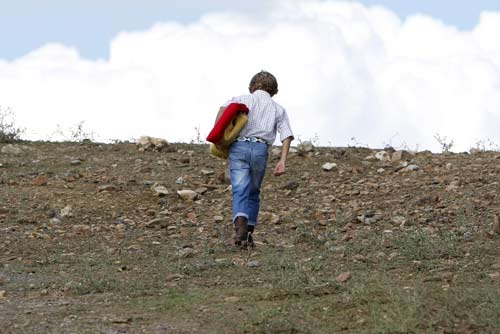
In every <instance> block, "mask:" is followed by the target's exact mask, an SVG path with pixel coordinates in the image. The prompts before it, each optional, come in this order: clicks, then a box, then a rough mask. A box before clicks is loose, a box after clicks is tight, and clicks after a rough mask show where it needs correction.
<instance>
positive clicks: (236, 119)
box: [207, 103, 248, 159]
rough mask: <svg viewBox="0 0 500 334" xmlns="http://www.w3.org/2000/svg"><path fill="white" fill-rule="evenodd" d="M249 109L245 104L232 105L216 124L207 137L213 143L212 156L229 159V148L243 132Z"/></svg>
mask: <svg viewBox="0 0 500 334" xmlns="http://www.w3.org/2000/svg"><path fill="white" fill-rule="evenodd" d="M247 114H248V108H247V106H246V105H244V104H240V103H231V104H230V105H229V106H227V108H226V109H225V110H224V112H223V113H222V115H221V117H220V118H219V119H218V120H217V122H216V123H215V126H214V128H213V129H212V131H211V132H210V134H209V135H208V137H207V141H209V142H211V143H212V144H211V145H210V154H212V155H214V156H216V157H218V158H222V159H227V158H228V156H229V146H231V144H232V143H233V142H234V141H235V140H236V138H237V137H238V135H239V133H240V132H241V130H242V129H243V128H244V127H245V125H246V124H247V122H248V115H247Z"/></svg>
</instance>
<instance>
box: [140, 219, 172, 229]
mask: <svg viewBox="0 0 500 334" xmlns="http://www.w3.org/2000/svg"><path fill="white" fill-rule="evenodd" d="M168 225H169V219H168V218H165V217H163V218H155V219H153V220H150V221H148V222H147V223H145V224H144V226H145V227H148V228H166V227H168Z"/></svg>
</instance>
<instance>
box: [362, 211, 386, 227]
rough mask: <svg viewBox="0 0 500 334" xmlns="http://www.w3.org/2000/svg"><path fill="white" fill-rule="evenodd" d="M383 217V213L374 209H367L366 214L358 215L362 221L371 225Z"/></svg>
mask: <svg viewBox="0 0 500 334" xmlns="http://www.w3.org/2000/svg"><path fill="white" fill-rule="evenodd" d="M381 218H382V214H381V213H380V212H374V211H366V212H365V213H364V214H362V215H359V216H358V217H357V219H358V221H359V222H360V223H363V224H366V225H371V224H374V223H376V222H378V221H379V220H380V219H381Z"/></svg>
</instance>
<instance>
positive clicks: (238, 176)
mask: <svg viewBox="0 0 500 334" xmlns="http://www.w3.org/2000/svg"><path fill="white" fill-rule="evenodd" d="M248 89H249V91H250V94H248V95H242V96H238V97H234V98H233V99H231V100H230V101H228V102H226V103H225V104H224V105H223V106H222V107H221V108H220V110H219V114H218V115H217V119H219V117H220V115H221V114H222V112H223V111H224V109H225V108H226V107H227V106H228V105H229V104H230V103H243V104H245V105H246V106H247V107H248V109H249V110H250V112H249V113H248V123H247V125H246V126H245V127H244V128H243V130H242V131H241V132H240V134H239V137H238V139H237V140H236V141H235V142H234V143H233V144H232V145H231V147H230V149H229V167H230V174H231V184H232V188H233V224H234V228H235V237H234V243H235V245H237V246H240V247H242V248H247V247H255V244H254V242H253V238H252V233H253V231H254V229H255V226H256V225H257V217H258V214H259V209H260V186H261V184H262V180H263V179H264V174H265V171H266V165H267V158H268V149H269V146H271V145H272V144H273V143H274V140H275V139H276V132H279V134H280V140H281V142H282V144H283V146H282V150H281V158H280V160H279V161H278V163H277V165H276V167H275V169H274V175H275V176H280V175H283V174H284V173H285V170H286V159H287V157H288V151H289V149H290V143H291V142H292V140H293V133H292V130H291V128H290V124H289V121H288V115H287V113H286V111H285V109H284V108H283V107H282V106H280V105H279V104H277V103H276V102H274V100H273V99H272V97H273V96H274V95H276V94H277V93H278V82H277V81H276V78H275V77H274V76H273V75H272V74H271V73H269V72H265V71H261V72H259V73H257V74H255V75H254V76H253V78H252V80H251V81H250V85H249V87H248Z"/></svg>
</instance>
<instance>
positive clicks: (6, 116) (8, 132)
mask: <svg viewBox="0 0 500 334" xmlns="http://www.w3.org/2000/svg"><path fill="white" fill-rule="evenodd" d="M23 133H24V129H21V128H18V127H17V126H16V124H15V121H14V113H13V112H12V111H11V110H10V109H9V108H7V109H3V108H2V107H0V143H13V142H16V141H19V140H21V135H22V134H23Z"/></svg>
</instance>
